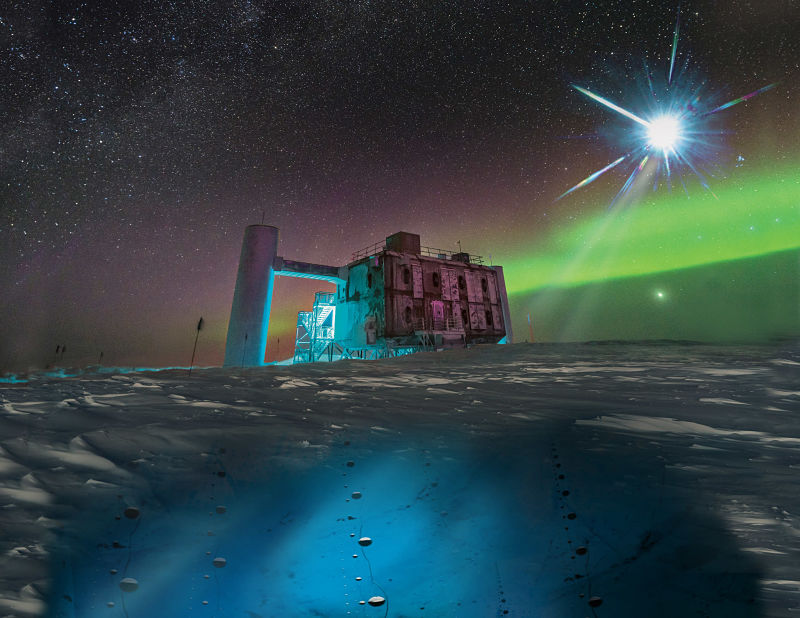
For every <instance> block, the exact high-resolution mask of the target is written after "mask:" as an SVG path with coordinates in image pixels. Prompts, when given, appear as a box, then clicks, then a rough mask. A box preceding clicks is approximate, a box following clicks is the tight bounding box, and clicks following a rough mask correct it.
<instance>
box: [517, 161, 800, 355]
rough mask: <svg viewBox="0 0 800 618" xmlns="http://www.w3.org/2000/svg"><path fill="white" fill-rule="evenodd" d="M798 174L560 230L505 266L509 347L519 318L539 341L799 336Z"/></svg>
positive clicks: (733, 184)
mask: <svg viewBox="0 0 800 618" xmlns="http://www.w3.org/2000/svg"><path fill="white" fill-rule="evenodd" d="M799 168H800V166H793V167H786V168H783V169H777V170H773V171H770V172H765V173H761V174H759V175H755V174H752V175H750V176H749V177H744V178H742V177H739V176H738V174H737V175H736V177H735V178H729V179H726V180H722V181H718V182H717V183H716V185H715V187H714V189H715V192H716V197H714V196H713V195H711V194H709V193H707V192H706V193H703V194H700V193H694V194H691V195H690V197H688V198H687V196H686V194H685V193H684V192H683V190H682V189H680V190H679V191H676V190H675V189H673V192H672V193H671V194H670V193H666V192H661V193H660V194H658V195H656V196H655V199H654V198H653V197H649V198H648V199H646V200H642V201H641V202H640V203H638V204H637V205H636V206H635V207H630V206H629V207H626V208H624V209H622V208H619V209H612V210H607V211H604V212H602V213H601V214H595V215H594V216H591V218H586V219H584V220H582V221H579V222H578V223H576V224H574V225H567V224H564V223H562V224H561V226H559V228H558V231H557V232H555V233H554V234H552V235H551V236H549V237H548V238H547V239H546V240H545V241H544V242H543V243H542V244H540V245H539V246H537V247H536V248H535V249H533V250H532V251H531V252H529V253H528V254H526V255H520V256H518V257H512V258H511V259H506V260H505V263H504V269H505V273H506V283H507V287H508V292H509V295H510V302H511V305H512V315H513V316H514V329H515V335H516V340H518V341H521V340H523V339H528V338H529V336H528V327H527V323H526V322H527V320H526V319H525V318H526V314H528V313H530V314H532V316H533V320H534V325H535V335H534V337H535V339H536V340H540V341H566V340H569V341H576V340H588V339H657V338H666V339H692V340H699V341H726V340H727V341H750V342H757V341H765V340H769V339H774V338H781V337H787V336H798V335H800V175H798V173H797V169H799ZM737 172H738V170H737ZM650 195H651V196H652V195H653V194H650Z"/></svg>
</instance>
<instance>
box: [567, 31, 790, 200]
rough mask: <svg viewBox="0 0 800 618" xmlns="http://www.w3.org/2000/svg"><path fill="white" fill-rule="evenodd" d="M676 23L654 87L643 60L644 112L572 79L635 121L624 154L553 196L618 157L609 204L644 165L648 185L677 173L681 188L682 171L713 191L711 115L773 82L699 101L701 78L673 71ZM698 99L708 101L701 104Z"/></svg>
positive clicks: (715, 143)
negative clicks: (662, 74)
mask: <svg viewBox="0 0 800 618" xmlns="http://www.w3.org/2000/svg"><path fill="white" fill-rule="evenodd" d="M679 28H680V16H679V18H678V21H677V22H676V24H675V33H674V36H673V39H672V54H671V56H670V64H669V72H668V74H667V76H666V80H665V83H664V85H663V87H662V88H658V89H657V88H656V86H654V83H653V77H652V75H651V74H650V73H649V71H648V70H647V67H646V66H645V74H646V77H647V85H648V91H649V100H648V103H649V104H648V105H647V108H648V109H647V113H643V114H641V115H637V114H634V113H633V112H630V111H628V110H626V109H624V108H622V107H620V106H619V105H617V104H615V103H613V102H611V101H609V100H608V99H606V98H605V97H602V96H600V95H598V94H595V93H594V92H591V91H590V90H588V89H586V88H581V87H580V86H577V85H575V84H573V85H572V87H573V88H574V89H575V90H577V91H578V92H580V93H581V94H584V95H586V96H587V97H589V98H590V99H592V100H594V101H596V102H598V103H600V104H601V105H603V106H605V107H607V108H609V109H611V110H613V111H615V112H617V113H618V114H620V115H622V116H625V117H626V118H628V119H629V120H632V121H633V122H634V123H636V124H635V125H634V126H633V128H632V129H631V130H629V131H628V132H627V134H626V137H625V141H626V142H628V143H629V144H630V146H629V148H630V150H629V151H628V152H627V153H626V154H624V155H622V156H621V157H619V158H618V159H616V160H615V161H612V162H611V163H609V164H608V165H606V166H605V167H603V168H601V169H599V170H597V171H596V172H593V173H592V174H590V175H589V176H587V177H586V178H584V179H583V180H582V181H580V182H579V183H578V184H576V185H575V186H574V187H572V188H571V189H569V190H568V191H565V192H564V193H562V194H561V195H560V196H558V198H557V199H556V201H558V200H560V199H561V198H563V197H565V196H567V195H569V194H570V193H572V192H573V191H576V190H578V189H580V188H582V187H585V186H586V185H588V184H590V183H592V182H594V181H595V180H597V179H598V178H599V177H600V176H602V175H603V174H605V173H606V172H608V171H609V170H611V169H613V168H615V167H617V166H618V165H620V164H622V163H627V165H628V167H629V170H631V171H630V175H629V176H628V179H627V180H626V181H625V183H624V184H623V185H622V188H621V189H620V190H619V192H618V193H617V195H616V197H615V198H614V199H613V201H612V202H611V206H613V205H614V204H615V203H616V202H617V200H619V199H620V197H622V196H624V195H625V194H627V193H628V191H629V190H630V189H631V188H632V187H633V186H634V183H635V182H636V180H637V178H639V177H640V175H641V173H642V171H643V170H645V168H648V167H649V169H651V170H652V171H653V172H654V181H653V190H655V189H657V188H658V186H659V179H660V178H663V179H665V181H666V184H667V186H668V188H670V189H671V188H672V182H673V179H674V177H675V176H677V178H678V179H679V180H680V182H681V184H682V185H683V188H684V190H686V183H685V182H684V178H683V176H684V173H685V172H687V171H688V172H691V173H693V174H694V175H695V176H697V178H698V179H699V180H700V184H702V185H703V187H705V189H706V190H707V191H709V192H710V193H711V194H712V195H714V192H713V191H711V187H710V186H709V184H708V181H707V179H706V177H705V173H706V172H705V171H704V169H703V168H704V165H705V164H706V163H710V162H711V161H712V159H713V158H714V157H715V156H716V154H717V152H718V151H719V137H720V135H721V134H722V133H723V131H721V130H715V129H714V128H713V127H712V125H711V120H712V115H713V114H716V113H718V112H721V111H723V110H726V109H728V108H730V107H733V106H734V105H736V104H738V103H741V102H743V101H747V100H748V99H751V98H753V97H754V96H756V95H758V94H761V93H762V92H766V91H767V90H769V89H771V88H774V87H775V86H776V84H769V85H767V86H764V87H762V88H759V89H758V90H756V91H754V92H751V93H750V94H746V95H744V96H742V97H739V98H738V99H733V100H732V101H728V102H727V103H724V104H723V105H719V106H716V107H713V106H711V105H708V103H709V101H703V103H701V96H700V95H701V90H702V87H703V84H702V83H701V84H700V85H696V86H695V85H693V83H692V80H691V78H690V77H689V76H688V75H687V71H686V67H685V66H684V69H682V70H679V71H678V72H675V59H676V56H677V49H678V31H679ZM657 90H658V91H659V92H660V93H661V94H660V95H659V94H657ZM703 104H705V105H707V106H708V107H707V108H705V109H704V108H703ZM648 162H650V166H648ZM623 167H624V166H623ZM687 193H688V192H687Z"/></svg>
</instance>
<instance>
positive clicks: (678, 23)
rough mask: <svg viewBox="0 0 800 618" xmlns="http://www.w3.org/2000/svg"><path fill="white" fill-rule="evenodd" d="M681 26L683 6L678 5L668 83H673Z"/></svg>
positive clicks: (669, 84)
mask: <svg viewBox="0 0 800 618" xmlns="http://www.w3.org/2000/svg"><path fill="white" fill-rule="evenodd" d="M680 27H681V8H680V6H679V7H678V18H677V19H676V20H675V34H674V35H673V37H672V57H671V58H670V61H669V76H668V77H667V85H668V86H671V85H672V70H673V69H674V68H675V55H676V54H677V52H678V32H679V31H680Z"/></svg>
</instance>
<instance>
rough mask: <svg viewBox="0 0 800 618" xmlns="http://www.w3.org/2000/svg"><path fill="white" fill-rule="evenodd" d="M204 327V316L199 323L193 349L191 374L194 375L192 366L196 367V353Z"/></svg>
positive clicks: (190, 364) (190, 365)
mask: <svg viewBox="0 0 800 618" xmlns="http://www.w3.org/2000/svg"><path fill="white" fill-rule="evenodd" d="M202 328H203V317H202V316H201V317H200V321H199V322H198V323H197V334H196V335H195V336H194V349H193V350H192V362H191V363H189V375H192V367H194V355H195V353H196V352H197V340H198V339H199V338H200V331H201V330H202Z"/></svg>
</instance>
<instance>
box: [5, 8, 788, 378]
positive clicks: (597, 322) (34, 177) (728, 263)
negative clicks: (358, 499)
mask: <svg viewBox="0 0 800 618" xmlns="http://www.w3.org/2000/svg"><path fill="white" fill-rule="evenodd" d="M676 16H677V3H675V5H672V4H670V3H659V2H643V1H636V0H625V1H619V2H597V3H584V2H536V3H534V2H514V3H505V2H463V3H462V2H459V3H445V2H404V1H393V2H367V1H365V0H362V1H360V2H340V1H338V0H337V1H331V2H315V1H311V2H302V3H297V4H293V3H285V2H261V1H257V0H254V1H252V2H249V1H233V2H231V1H221V2H216V1H214V2H212V1H207V2H200V1H189V2H164V1H161V0H159V1H158V2H149V1H144V2H128V3H96V2H88V3H86V2H84V3H78V2H44V1H41V0H40V1H37V0H31V1H26V2H17V3H13V4H10V3H4V5H3V6H2V8H0V50H1V52H0V77H2V84H3V87H2V89H0V120H1V122H0V161H2V165H1V166H0V239H1V242H0V261H1V263H2V268H0V291H2V303H0V369H25V368H28V367H43V366H45V365H47V364H48V363H51V362H53V356H54V352H55V348H56V346H57V345H66V353H65V356H64V359H63V364H64V365H70V366H79V365H86V364H88V363H94V362H97V360H98V358H99V355H100V352H103V354H104V360H103V362H104V364H113V365H146V366H163V365H170V364H179V365H187V364H188V362H189V358H190V356H191V349H192V343H193V341H194V334H195V331H194V329H195V325H196V323H197V320H198V319H199V317H200V316H201V315H202V316H203V317H204V318H205V322H206V328H205V329H204V330H203V331H202V333H201V335H200V346H199V349H198V350H199V351H198V362H199V363H200V364H220V363H221V361H222V357H223V348H224V338H225V332H226V329H227V320H228V314H229V311H230V303H231V298H232V294H233V287H234V283H235V276H236V268H237V262H238V257H239V251H240V245H241V239H242V234H243V231H244V227H245V226H246V225H248V224H252V223H260V222H261V221H262V219H263V221H264V222H265V223H268V224H272V225H275V226H277V227H279V228H280V230H281V241H280V247H279V254H281V255H283V256H285V257H287V258H290V259H298V260H305V261H311V262H319V263H327V264H344V263H346V262H347V261H349V259H350V255H351V253H352V252H353V251H355V250H357V249H360V248H362V247H364V246H367V245H370V244H372V243H374V242H377V241H380V240H382V239H383V238H384V237H385V236H387V235H389V234H391V233H393V232H396V231H399V230H405V231H410V232H416V233H419V234H420V235H421V236H422V243H423V245H427V246H432V247H440V248H444V249H450V250H454V249H456V248H457V242H458V241H461V244H462V246H463V248H464V250H465V251H469V252H471V253H476V254H481V255H483V256H484V257H485V258H487V259H488V258H489V256H490V255H491V260H492V261H493V262H494V263H495V264H503V265H505V266H506V270H507V272H506V280H507V284H508V287H509V292H510V293H511V304H512V315H513V321H514V326H515V330H516V331H517V332H516V335H517V339H518V340H522V339H526V338H528V327H527V314H528V313H531V314H532V315H533V323H534V327H535V330H536V334H535V337H536V338H537V339H539V340H546V341H547V340H549V341H555V340H575V339H577V340H587V339H604V338H615V339H648V338H676V339H696V340H746V341H760V340H767V339H770V338H774V337H781V336H790V335H797V334H800V293H799V292H798V286H799V285H800V284H799V283H798V281H800V249H799V248H800V213H799V212H798V211H800V197H798V196H800V184H798V176H800V174H798V169H800V114H798V112H800V104H799V103H798V100H800V99H798V94H800V93H799V92H798V89H799V88H800V37H799V36H798V35H797V33H798V32H800V4H798V3H797V2H796V1H792V0H759V1H757V2H756V1H753V2H744V1H736V0H732V1H730V2H715V1H711V0H707V1H705V0H704V1H688V2H683V3H682V5H681V31H680V40H679V46H678V61H677V65H679V66H680V67H681V68H683V67H684V66H686V69H685V70H686V71H688V72H691V73H692V74H694V75H697V76H699V77H698V79H699V78H700V77H702V78H704V79H706V81H707V85H706V87H705V89H704V91H703V92H704V96H706V95H707V96H708V97H709V98H713V99H716V100H718V103H719V104H722V103H724V102H726V101H728V100H731V99H735V98H737V97H739V96H741V95H744V94H747V93H749V92H752V91H754V90H756V89H758V88H760V87H763V86H765V85H767V84H770V83H773V82H777V86H776V87H775V88H774V89H772V90H770V91H768V92H765V93H764V94H761V95H759V96H757V97H755V98H753V99H751V100H749V101H747V102H744V103H741V104H740V105H736V106H734V107H732V108H730V109H728V110H726V111H725V112H722V113H720V114H719V122H720V123H721V127H720V128H721V129H722V130H724V131H725V135H724V136H723V137H724V148H723V149H722V150H721V151H720V153H719V155H718V156H717V157H716V158H715V160H714V161H713V166H712V167H713V168H714V169H713V170H712V171H713V172H714V174H715V177H714V178H711V180H710V184H711V186H712V188H713V190H714V192H715V194H716V195H717V197H718V198H719V199H715V198H714V197H712V196H710V195H709V194H708V193H707V192H705V191H704V190H703V188H702V187H701V186H700V185H699V184H698V183H696V182H694V181H693V180H692V179H691V178H687V190H688V193H689V196H688V197H687V195H686V194H685V193H684V191H683V189H682V188H680V189H674V188H673V191H672V192H671V193H670V192H668V191H667V190H666V188H664V187H661V188H660V189H659V190H658V191H657V192H655V193H651V192H649V191H648V192H647V193H646V194H645V195H643V196H642V197H641V199H640V200H639V203H638V204H636V205H634V206H629V207H628V208H627V209H626V211H625V212H623V213H621V214H620V213H618V212H614V211H609V210H608V205H609V202H610V201H611V199H612V198H613V196H614V194H615V193H616V190H617V189H618V188H619V186H620V185H621V184H622V183H623V182H624V180H625V177H626V175H625V174H624V173H623V172H621V171H620V172H619V173H616V170H615V171H613V172H609V173H608V174H606V175H605V176H604V177H603V178H602V179H601V180H599V181H597V182H595V183H593V184H591V185H590V186H588V187H586V188H584V189H582V190H580V191H576V192H575V193H573V194H571V195H569V196H567V197H565V198H564V199H562V200H560V201H557V202H556V201H555V200H556V198H557V197H558V196H559V195H561V194H562V193H563V192H564V191H566V190H567V189H568V188H570V187H571V186H573V185H575V184H576V183H578V182H579V181H580V180H582V179H583V178H585V177H586V176H588V175H589V174H590V173H591V172H593V171H595V170H597V169H599V168H601V167H603V166H605V165H607V164H608V163H609V162H610V161H612V160H613V159H615V158H616V157H617V156H619V155H620V150H619V148H618V147H617V145H616V144H615V143H614V142H613V139H609V135H610V134H612V129H613V130H616V129H617V127H618V126H619V123H618V120H619V118H615V117H614V113H613V112H610V111H608V110H606V109H603V108H601V107H600V106H598V104H597V103H596V102H594V101H591V100H589V99H588V98H587V97H584V96H582V95H581V94H580V93H578V92H576V91H575V90H574V89H572V88H571V87H570V84H573V83H575V84H579V85H582V86H584V87H586V88H591V89H593V90H596V91H597V92H601V93H603V95H604V96H606V97H609V98H613V99H614V100H616V101H618V102H619V103H620V104H621V105H623V104H624V105H629V106H631V108H634V107H635V97H634V96H633V95H634V94H635V95H637V96H638V94H639V92H638V88H639V86H638V84H639V83H640V81H641V79H642V76H643V74H644V72H643V62H645V61H646V62H647V64H648V65H649V66H650V68H651V70H652V71H654V72H659V71H662V72H663V71H666V70H667V67H668V64H669V57H670V51H671V45H672V39H673V31H674V27H675V21H676ZM687 63H688V65H687ZM609 213H611V214H609ZM698 226H699V227H698ZM626 230H627V232H626ZM637 230H638V231H637ZM628 232H630V234H633V236H631V235H630V234H628ZM750 232H752V233H753V234H750ZM651 233H652V236H650V234H651ZM748 234H750V235H748ZM689 237H691V238H693V239H695V238H696V239H697V241H698V243H699V244H698V243H695V242H694V240H693V241H692V243H694V244H691V243H689V242H688V241H687V240H686V239H687V238H689ZM597 244H600V245H604V248H603V247H601V248H600V249H597V250H599V251H601V252H602V254H601V255H602V259H598V258H597V255H596V254H595V253H592V252H593V251H595V250H596V247H595V245H597ZM690 244H691V246H689V245H690ZM587 252H588V253H587ZM642 264H644V266H642ZM598 265H600V267H598ZM634 265H637V266H634ZM596 267H597V268H596ZM276 281H277V283H276V290H275V301H274V304H273V316H272V322H271V325H270V326H271V328H270V339H269V345H268V359H271V358H274V357H275V356H276V355H277V354H278V353H280V356H282V357H286V356H289V355H290V354H291V351H292V349H293V340H294V324H295V320H296V313H297V311H299V310H303V309H307V308H309V306H310V304H311V302H312V301H313V292H314V291H315V290H317V289H323V288H324V285H323V287H322V288H321V287H320V284H319V282H303V281H297V280H289V279H278V280H276ZM278 339H280V343H278Z"/></svg>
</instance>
